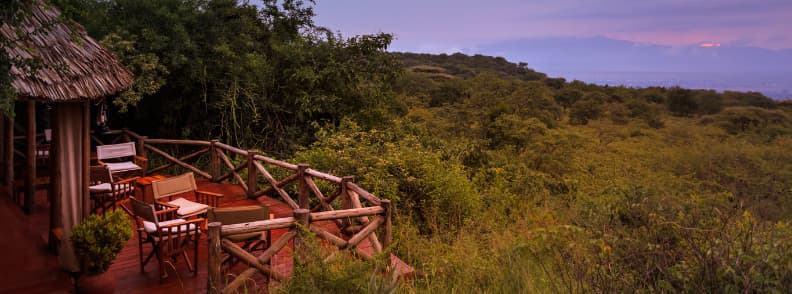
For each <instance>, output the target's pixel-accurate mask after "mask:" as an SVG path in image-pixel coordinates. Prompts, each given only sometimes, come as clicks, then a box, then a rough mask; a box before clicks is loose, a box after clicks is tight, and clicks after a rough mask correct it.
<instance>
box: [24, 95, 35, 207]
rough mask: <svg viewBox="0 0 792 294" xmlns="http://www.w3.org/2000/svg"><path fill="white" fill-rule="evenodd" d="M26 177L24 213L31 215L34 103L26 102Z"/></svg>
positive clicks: (33, 167)
mask: <svg viewBox="0 0 792 294" xmlns="http://www.w3.org/2000/svg"><path fill="white" fill-rule="evenodd" d="M26 139H27V152H26V156H27V165H26V168H25V169H26V171H27V177H25V207H24V209H25V213H27V214H31V213H33V205H34V203H35V201H34V200H35V199H36V101H35V100H28V101H27V137H26Z"/></svg>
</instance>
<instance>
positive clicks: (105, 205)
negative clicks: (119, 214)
mask: <svg viewBox="0 0 792 294" xmlns="http://www.w3.org/2000/svg"><path fill="white" fill-rule="evenodd" d="M135 179H137V178H136V177H135V178H129V179H124V180H121V181H113V175H112V174H111V173H110V170H108V169H107V167H104V166H91V180H90V183H89V184H90V186H88V192H89V194H90V196H91V197H90V198H91V203H92V208H91V213H97V212H98V211H99V209H101V210H102V214H104V213H105V212H106V211H107V210H108V209H110V208H115V207H117V206H118V205H119V204H120V203H121V202H123V201H125V200H126V199H129V197H130V196H132V195H134V194H135V186H134V185H133V181H134V180H135Z"/></svg>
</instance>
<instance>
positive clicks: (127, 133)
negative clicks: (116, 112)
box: [94, 128, 132, 144]
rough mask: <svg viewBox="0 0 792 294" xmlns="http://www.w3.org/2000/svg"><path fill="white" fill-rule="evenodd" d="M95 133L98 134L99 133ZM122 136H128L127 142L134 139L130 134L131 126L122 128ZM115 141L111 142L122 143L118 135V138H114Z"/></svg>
mask: <svg viewBox="0 0 792 294" xmlns="http://www.w3.org/2000/svg"><path fill="white" fill-rule="evenodd" d="M94 134H96V135H98V134H97V133H94ZM121 136H123V137H126V140H127V142H129V141H132V138H131V137H130V136H129V128H121ZM113 141H115V142H110V143H111V144H114V143H120V142H118V137H116V139H114V140H113Z"/></svg>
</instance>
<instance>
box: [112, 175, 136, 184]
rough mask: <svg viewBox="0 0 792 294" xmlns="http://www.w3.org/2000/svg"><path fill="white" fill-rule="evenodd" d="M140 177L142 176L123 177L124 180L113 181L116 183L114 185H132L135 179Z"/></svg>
mask: <svg viewBox="0 0 792 294" xmlns="http://www.w3.org/2000/svg"><path fill="white" fill-rule="evenodd" d="M139 178H140V177H131V178H126V179H123V180H120V181H115V182H113V184H114V185H123V184H129V185H130V186H132V184H131V182H133V181H135V180H137V179H139Z"/></svg>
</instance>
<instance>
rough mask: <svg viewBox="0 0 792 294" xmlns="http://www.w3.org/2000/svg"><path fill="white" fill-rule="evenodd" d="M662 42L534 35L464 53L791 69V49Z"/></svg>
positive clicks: (635, 67) (546, 63)
mask: <svg viewBox="0 0 792 294" xmlns="http://www.w3.org/2000/svg"><path fill="white" fill-rule="evenodd" d="M718 45H720V46H710V47H704V46H700V45H690V46H673V47H672V46H662V45H654V44H642V43H633V42H628V41H620V40H614V39H608V38H604V37H592V38H571V37H567V38H535V39H522V40H515V41H506V42H500V43H493V44H489V45H484V46H481V47H478V48H475V49H468V50H464V51H465V53H469V54H476V53H486V54H490V55H495V56H503V57H505V58H507V59H509V60H513V61H523V62H527V63H528V64H529V65H530V66H532V67H533V68H536V69H539V70H544V69H567V70H600V71H664V72H744V71H761V72H772V71H791V70H792V50H769V49H763V48H756V47H742V46H730V45H728V44H723V45H721V44H718Z"/></svg>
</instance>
